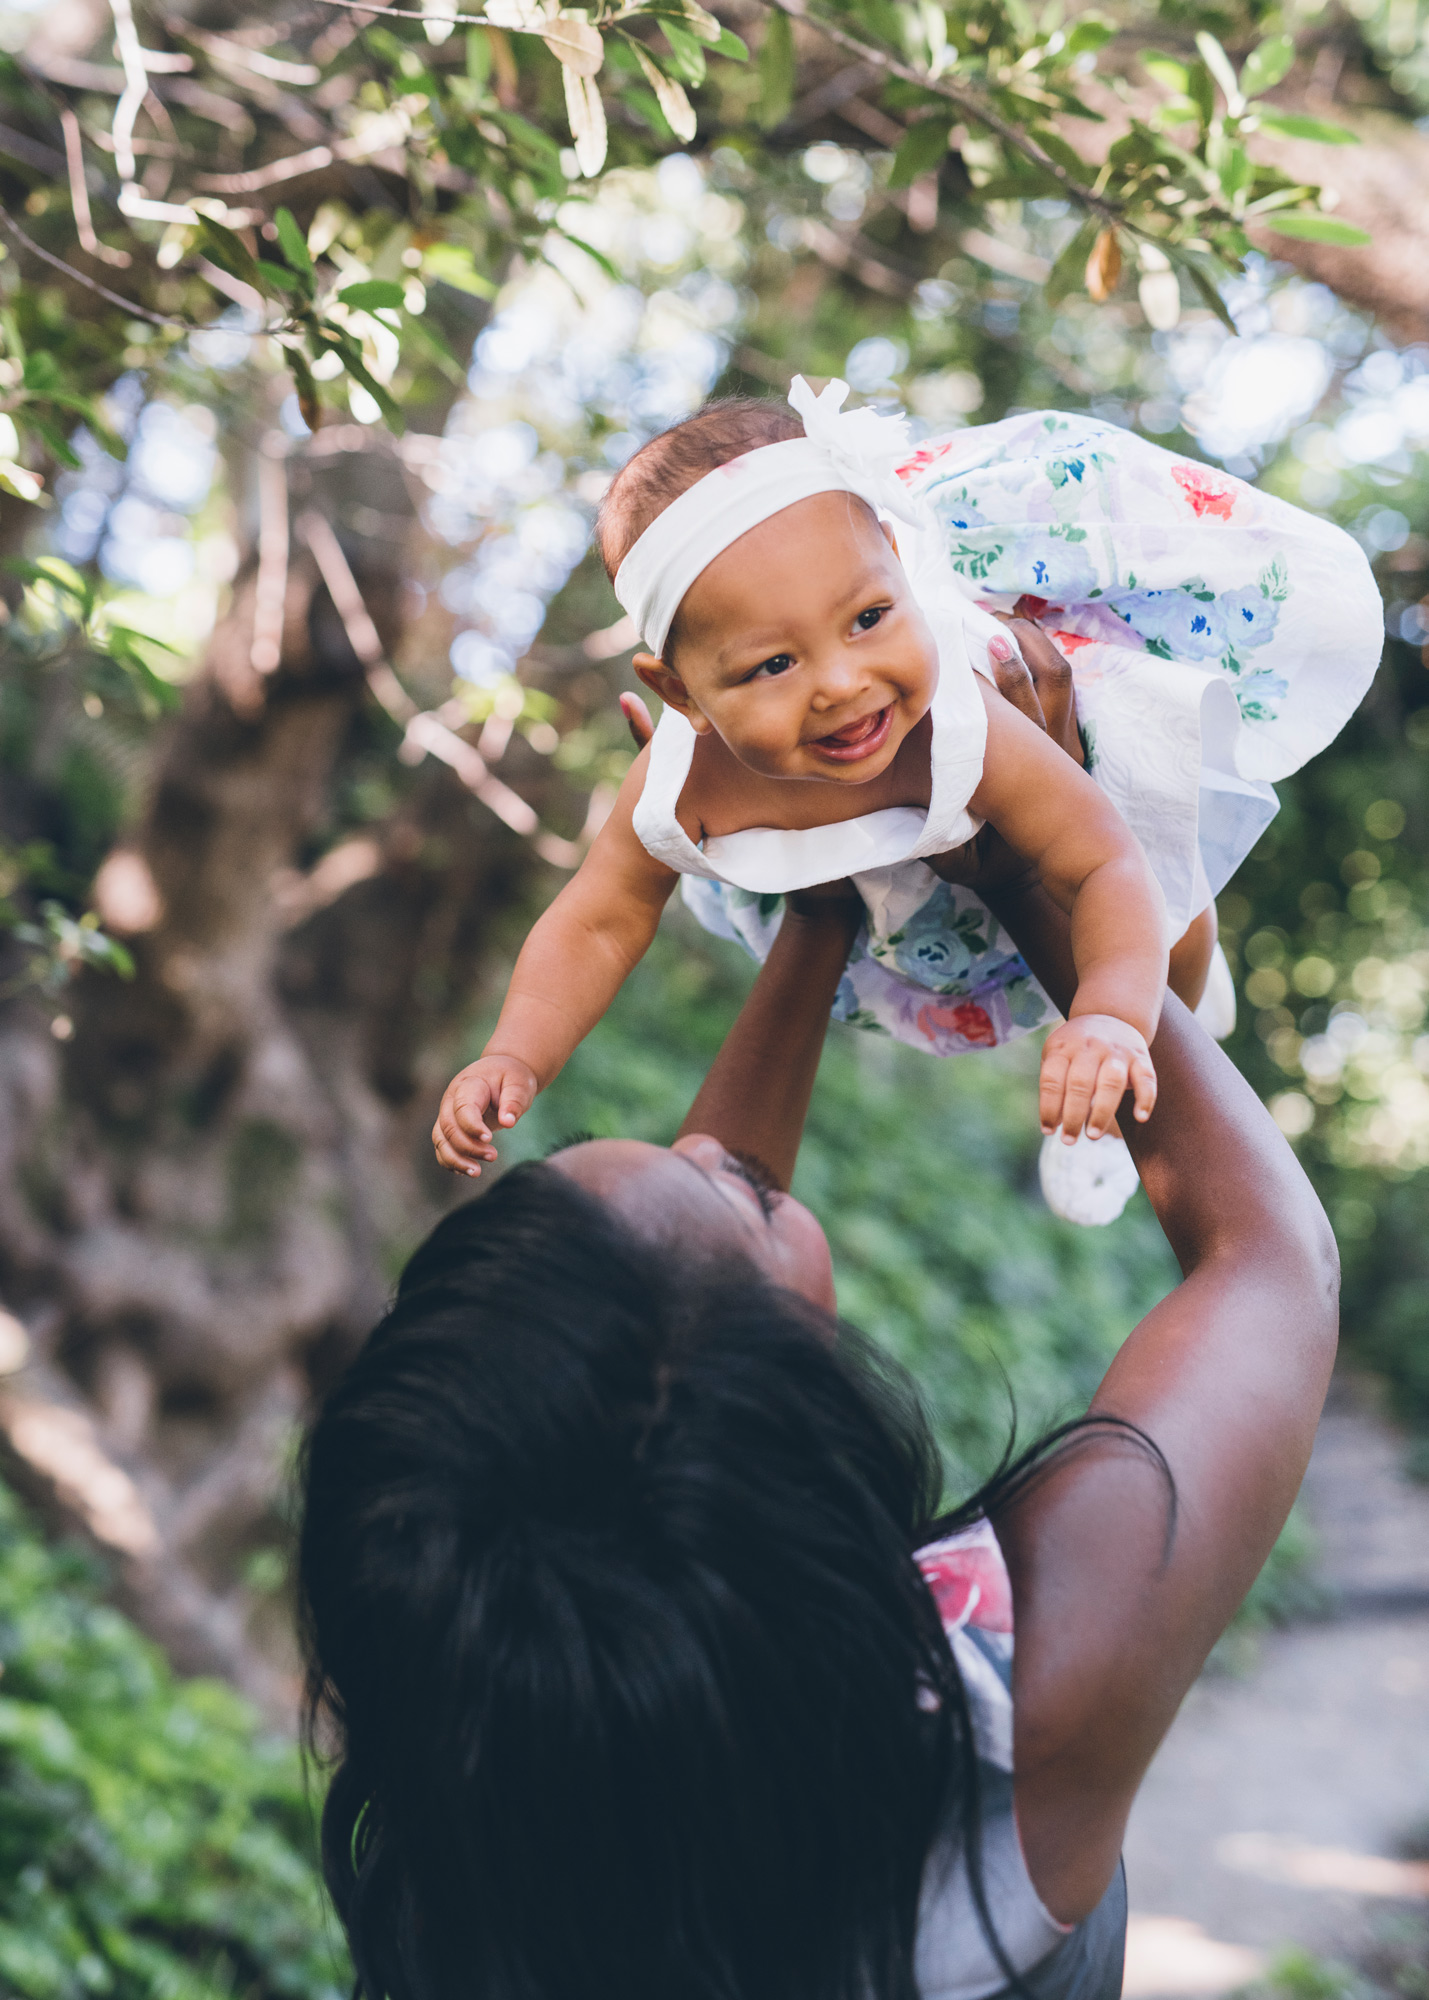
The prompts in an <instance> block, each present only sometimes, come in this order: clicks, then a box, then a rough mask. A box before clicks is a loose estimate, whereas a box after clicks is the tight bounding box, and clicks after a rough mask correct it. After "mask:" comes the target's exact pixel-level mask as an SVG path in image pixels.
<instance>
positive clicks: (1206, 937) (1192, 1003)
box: [1167, 903, 1216, 1013]
mask: <svg viewBox="0 0 1429 2000" xmlns="http://www.w3.org/2000/svg"><path fill="white" fill-rule="evenodd" d="M1215 948H1216V906H1215V904H1214V903H1207V905H1206V907H1205V909H1204V910H1202V912H1201V914H1200V916H1199V917H1193V918H1192V919H1191V921H1190V923H1189V924H1188V925H1187V927H1186V931H1185V934H1184V935H1183V936H1182V937H1181V938H1180V939H1179V940H1178V941H1177V943H1175V944H1174V945H1172V947H1171V970H1170V976H1169V978H1168V980H1167V984H1168V985H1169V986H1170V988H1171V991H1172V992H1173V993H1174V994H1175V995H1176V997H1177V999H1178V1000H1183V1001H1184V1002H1185V1004H1186V1005H1187V1006H1188V1007H1189V1008H1190V1009H1191V1010H1192V1012H1193V1013H1194V1011H1195V1009H1196V1008H1197V1007H1198V1006H1199V1005H1200V1001H1201V995H1202V994H1203V993H1204V992H1205V990H1206V974H1207V973H1208V972H1209V971H1210V969H1211V953H1212V952H1213V951H1214V950H1215Z"/></svg>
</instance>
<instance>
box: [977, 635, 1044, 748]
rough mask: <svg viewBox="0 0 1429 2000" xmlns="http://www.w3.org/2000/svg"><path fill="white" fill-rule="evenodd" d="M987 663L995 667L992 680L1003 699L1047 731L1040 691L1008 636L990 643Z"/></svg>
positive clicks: (996, 638)
mask: <svg viewBox="0 0 1429 2000" xmlns="http://www.w3.org/2000/svg"><path fill="white" fill-rule="evenodd" d="M1022 622H1023V623H1025V622H1026V621H1025V620H1023V621H1022ZM1033 629H1034V630H1035V629H1036V628H1035V627H1034V628H1033ZM987 662H988V665H989V666H990V667H991V668H992V675H993V680H994V681H995V682H996V685H997V691H998V693H999V694H1000V695H1001V696H1002V698H1003V700H1004V701H1010V702H1011V703H1012V706H1013V707H1014V708H1018V709H1021V711H1022V713H1023V714H1024V715H1025V716H1026V717H1027V719H1028V721H1029V722H1035V723H1036V725H1037V727H1038V728H1039V729H1045V728H1046V726H1047V725H1046V723H1045V721H1044V720H1043V716H1042V705H1041V703H1040V702H1039V701H1038V699H1037V688H1036V685H1035V683H1034V681H1033V678H1032V675H1031V673H1030V672H1029V671H1028V667H1027V663H1026V661H1025V660H1024V659H1023V657H1022V654H1021V652H1019V650H1018V647H1017V646H1016V645H1015V644H1014V643H1013V641H1012V640H1011V639H1010V638H1009V637H1008V636H1007V634H1006V633H1004V632H998V633H995V634H994V635H993V637H992V638H991V639H989V640H988V642H987Z"/></svg>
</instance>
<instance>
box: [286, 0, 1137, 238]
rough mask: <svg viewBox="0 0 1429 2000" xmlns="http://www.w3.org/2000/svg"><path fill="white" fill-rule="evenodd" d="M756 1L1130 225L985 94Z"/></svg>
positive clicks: (790, 6)
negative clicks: (945, 109)
mask: <svg viewBox="0 0 1429 2000" xmlns="http://www.w3.org/2000/svg"><path fill="white" fill-rule="evenodd" d="M324 4H325V5H327V6H333V5H336V4H338V0H324ZM756 5H758V6H760V7H763V8H765V9H766V10H767V11H769V12H771V13H775V12H777V13H780V14H787V15H788V16H789V18H790V20H791V21H802V22H803V23H804V24H805V26H806V27H810V28H812V29H813V30H814V31H815V33H817V34H820V35H822V36H823V37H824V39H825V41H830V42H833V43H835V44H836V45H837V46H838V47H839V48H841V49H846V50H847V51H848V53H849V54H850V55H852V56H857V57H858V58H859V59H860V61H862V62H866V63H870V64H872V66H873V67H874V68H875V69H877V70H881V71H882V72H883V74H884V75H885V76H896V77H897V78H899V80H900V81H901V82H903V83H912V84H916V85H917V87H918V88H919V89H920V90H931V91H932V92H933V93H934V94H935V96H938V97H945V98H946V99H947V100H948V102H949V104H956V105H957V107H958V109H959V110H960V111H961V112H963V113H964V114H965V115H966V116H967V117H969V118H973V119H976V121H977V123H978V124H979V125H983V126H985V127H986V128H987V130H988V131H989V132H995V133H996V134H997V136H998V138H999V139H1001V140H1002V142H1003V143H1004V145H1007V146H1011V147H1012V148H1013V150H1014V151H1015V152H1018V153H1021V155H1022V157H1023V158H1024V159H1025V160H1030V161H1031V162H1032V164H1033V165H1034V166H1035V167H1038V168H1040V169H1041V171H1042V172H1043V173H1044V174H1047V175H1049V176H1050V177H1051V178H1052V179H1053V180H1054V181H1056V183H1057V185H1058V186H1059V187H1060V188H1062V189H1063V190H1064V192H1065V193H1066V194H1068V195H1069V196H1070V197H1071V199H1072V200H1073V201H1075V202H1079V203H1080V204H1081V206H1082V207H1083V208H1085V209H1089V210H1090V211H1091V212H1092V214H1094V215H1100V216H1102V217H1104V218H1105V220H1106V221H1107V222H1109V223H1115V224H1116V225H1117V226H1118V227H1120V228H1123V229H1124V228H1126V227H1127V224H1126V221H1125V218H1124V216H1123V212H1122V210H1121V209H1120V208H1119V207H1118V206H1117V204H1116V203H1115V202H1111V201H1106V200H1104V199H1103V197H1102V196H1101V195H1098V194H1093V193H1092V191H1091V190H1090V188H1085V187H1083V186H1082V184H1081V182H1080V181H1079V180H1077V179H1076V177H1075V176H1074V175H1073V174H1070V173H1069V172H1068V171H1067V169H1066V168H1065V167H1064V166H1063V165H1062V164H1061V162H1060V161H1058V160H1054V159H1053V158H1052V156H1051V154H1050V153H1045V152H1043V150H1042V148H1041V147H1040V146H1039V145H1038V144H1037V141H1036V140H1035V139H1032V138H1029V137H1028V135H1027V134H1026V133H1025V132H1021V131H1019V130H1018V128H1017V127H1016V126H1015V125H1013V124H1010V123H1009V122H1008V120H1007V119H1006V118H1004V117H1003V116H1002V115H1001V113H999V112H997V111H994V110H993V109H992V106H991V105H989V104H984V103H983V101H982V99H981V98H979V97H975V96H974V95H973V94H972V92H971V91H968V90H964V89H962V88H961V86H960V85H958V84H956V83H947V82H945V81H944V79H943V78H942V77H940V76H928V75H926V74H925V73H924V72H922V71H921V70H916V69H914V68H913V66H912V64H911V63H905V62H900V61H899V60H898V58H897V57H896V56H891V55H887V54H885V52H884V51H883V50H882V49H877V48H874V47H873V46H872V44H871V43H869V42H864V41H860V40H859V38H858V36H857V35H851V34H849V33H848V31H847V30H846V29H844V28H836V27H835V26H834V24H833V22H832V21H825V20H824V19H822V17H821V16H820V15H818V14H811V13H810V12H809V11H808V10H807V9H806V7H805V6H804V4H803V0H756Z"/></svg>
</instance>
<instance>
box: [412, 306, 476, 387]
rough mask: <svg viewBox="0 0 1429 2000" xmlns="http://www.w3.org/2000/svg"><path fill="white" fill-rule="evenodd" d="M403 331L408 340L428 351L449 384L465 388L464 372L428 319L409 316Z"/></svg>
mask: <svg viewBox="0 0 1429 2000" xmlns="http://www.w3.org/2000/svg"><path fill="white" fill-rule="evenodd" d="M403 331H404V333H405V335H406V337H407V338H408V339H409V340H415V341H416V342H417V345H418V346H419V347H425V348H427V349H428V351H429V352H430V354H431V357H432V359H433V361H435V362H436V364H437V366H438V368H440V369H441V371H442V373H443V375H445V376H446V378H447V380H448V381H449V382H451V383H454V384H455V385H456V387H457V388H465V386H466V370H465V369H464V368H463V367H462V365H461V363H460V362H459V361H458V360H457V358H456V356H455V355H454V354H453V353H452V351H451V349H450V347H448V345H447V343H446V341H445V340H444V339H443V337H442V335H441V334H440V333H439V332H438V331H437V329H436V327H435V326H434V325H433V324H432V322H431V320H430V319H416V318H414V317H412V316H411V315H409V316H408V319H407V324H406V326H405V328H404V329H403Z"/></svg>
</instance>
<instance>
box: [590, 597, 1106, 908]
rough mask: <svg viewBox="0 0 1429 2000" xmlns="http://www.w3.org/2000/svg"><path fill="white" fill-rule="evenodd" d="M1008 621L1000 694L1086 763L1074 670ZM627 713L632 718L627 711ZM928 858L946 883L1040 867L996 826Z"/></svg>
mask: <svg viewBox="0 0 1429 2000" xmlns="http://www.w3.org/2000/svg"><path fill="white" fill-rule="evenodd" d="M1004 623H1005V624H1006V626H1007V629H1008V633H1009V634H1010V635H1011V636H1010V637H1003V636H1002V635H1001V634H999V635H998V637H997V638H995V639H991V640H989V642H988V648H987V658H988V664H989V666H990V667H991V668H992V671H993V678H994V680H995V681H996V684H997V691H998V693H999V694H1000V695H1001V696H1002V698H1003V700H1004V701H1007V702H1010V703H1011V704H1012V706H1013V707H1014V708H1016V709H1020V710H1021V711H1022V713H1023V714H1024V715H1025V716H1026V717H1027V719H1028V721H1029V722H1035V723H1036V725H1037V727H1038V728H1039V729H1042V730H1045V731H1046V733H1047V735H1048V736H1049V737H1050V738H1051V739H1052V741H1053V742H1054V743H1055V744H1056V745H1057V747H1058V748H1059V749H1061V750H1065V751H1066V753H1067V755H1068V756H1069V757H1070V758H1071V759H1072V761H1073V762H1074V763H1076V764H1081V765H1083V766H1085V764H1086V761H1087V760H1086V755H1085V753H1084V751H1083V749H1082V738H1081V732H1080V730H1079V729H1078V728H1077V703H1076V697H1075V694H1074V692H1073V688H1072V669H1071V665H1070V663H1069V661H1068V660H1067V657H1066V655H1065V654H1064V653H1063V652H1061V651H1060V650H1059V648H1058V647H1057V646H1056V645H1054V644H1053V642H1052V640H1051V639H1049V638H1048V637H1047V634H1046V633H1045V632H1044V631H1043V630H1042V628H1041V626H1040V625H1034V624H1033V622H1032V620H1031V619H1030V618H1008V619H1005V620H1004ZM1014 641H1015V642H1016V643H1014ZM623 705H624V700H623V698H622V706H623ZM640 706H641V707H642V708H643V707H644V703H643V702H642V703H641V704H640ZM626 714H627V717H628V716H629V711H628V710H627V711H626ZM647 720H648V718H647ZM927 861H928V866H929V867H930V868H931V869H932V870H933V872H934V874H935V875H941V876H942V878H943V880H944V881H945V882H957V883H961V884H962V885H963V887H965V888H968V889H979V890H981V889H989V890H1008V889H1017V888H1020V887H1024V886H1027V885H1030V883H1031V882H1033V881H1034V880H1035V879H1036V872H1037V871H1036V870H1035V869H1034V868H1031V867H1029V866H1028V864H1027V862H1025V861H1024V860H1023V859H1022V857H1021V856H1020V855H1018V854H1014V852H1013V851H1012V849H1011V848H1010V847H1009V846H1008V844H1007V842H1006V841H1005V840H1004V839H1003V838H1002V836H1001V834H1000V833H999V832H998V831H997V829H996V827H993V826H984V827H983V829H982V831H981V832H980V833H977V834H974V836H973V838H972V839H971V840H969V841H965V842H964V844H963V845H962V846H961V847H950V848H948V849H946V850H945V851H944V852H943V853H941V854H930V855H929V856H928V857H927Z"/></svg>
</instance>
